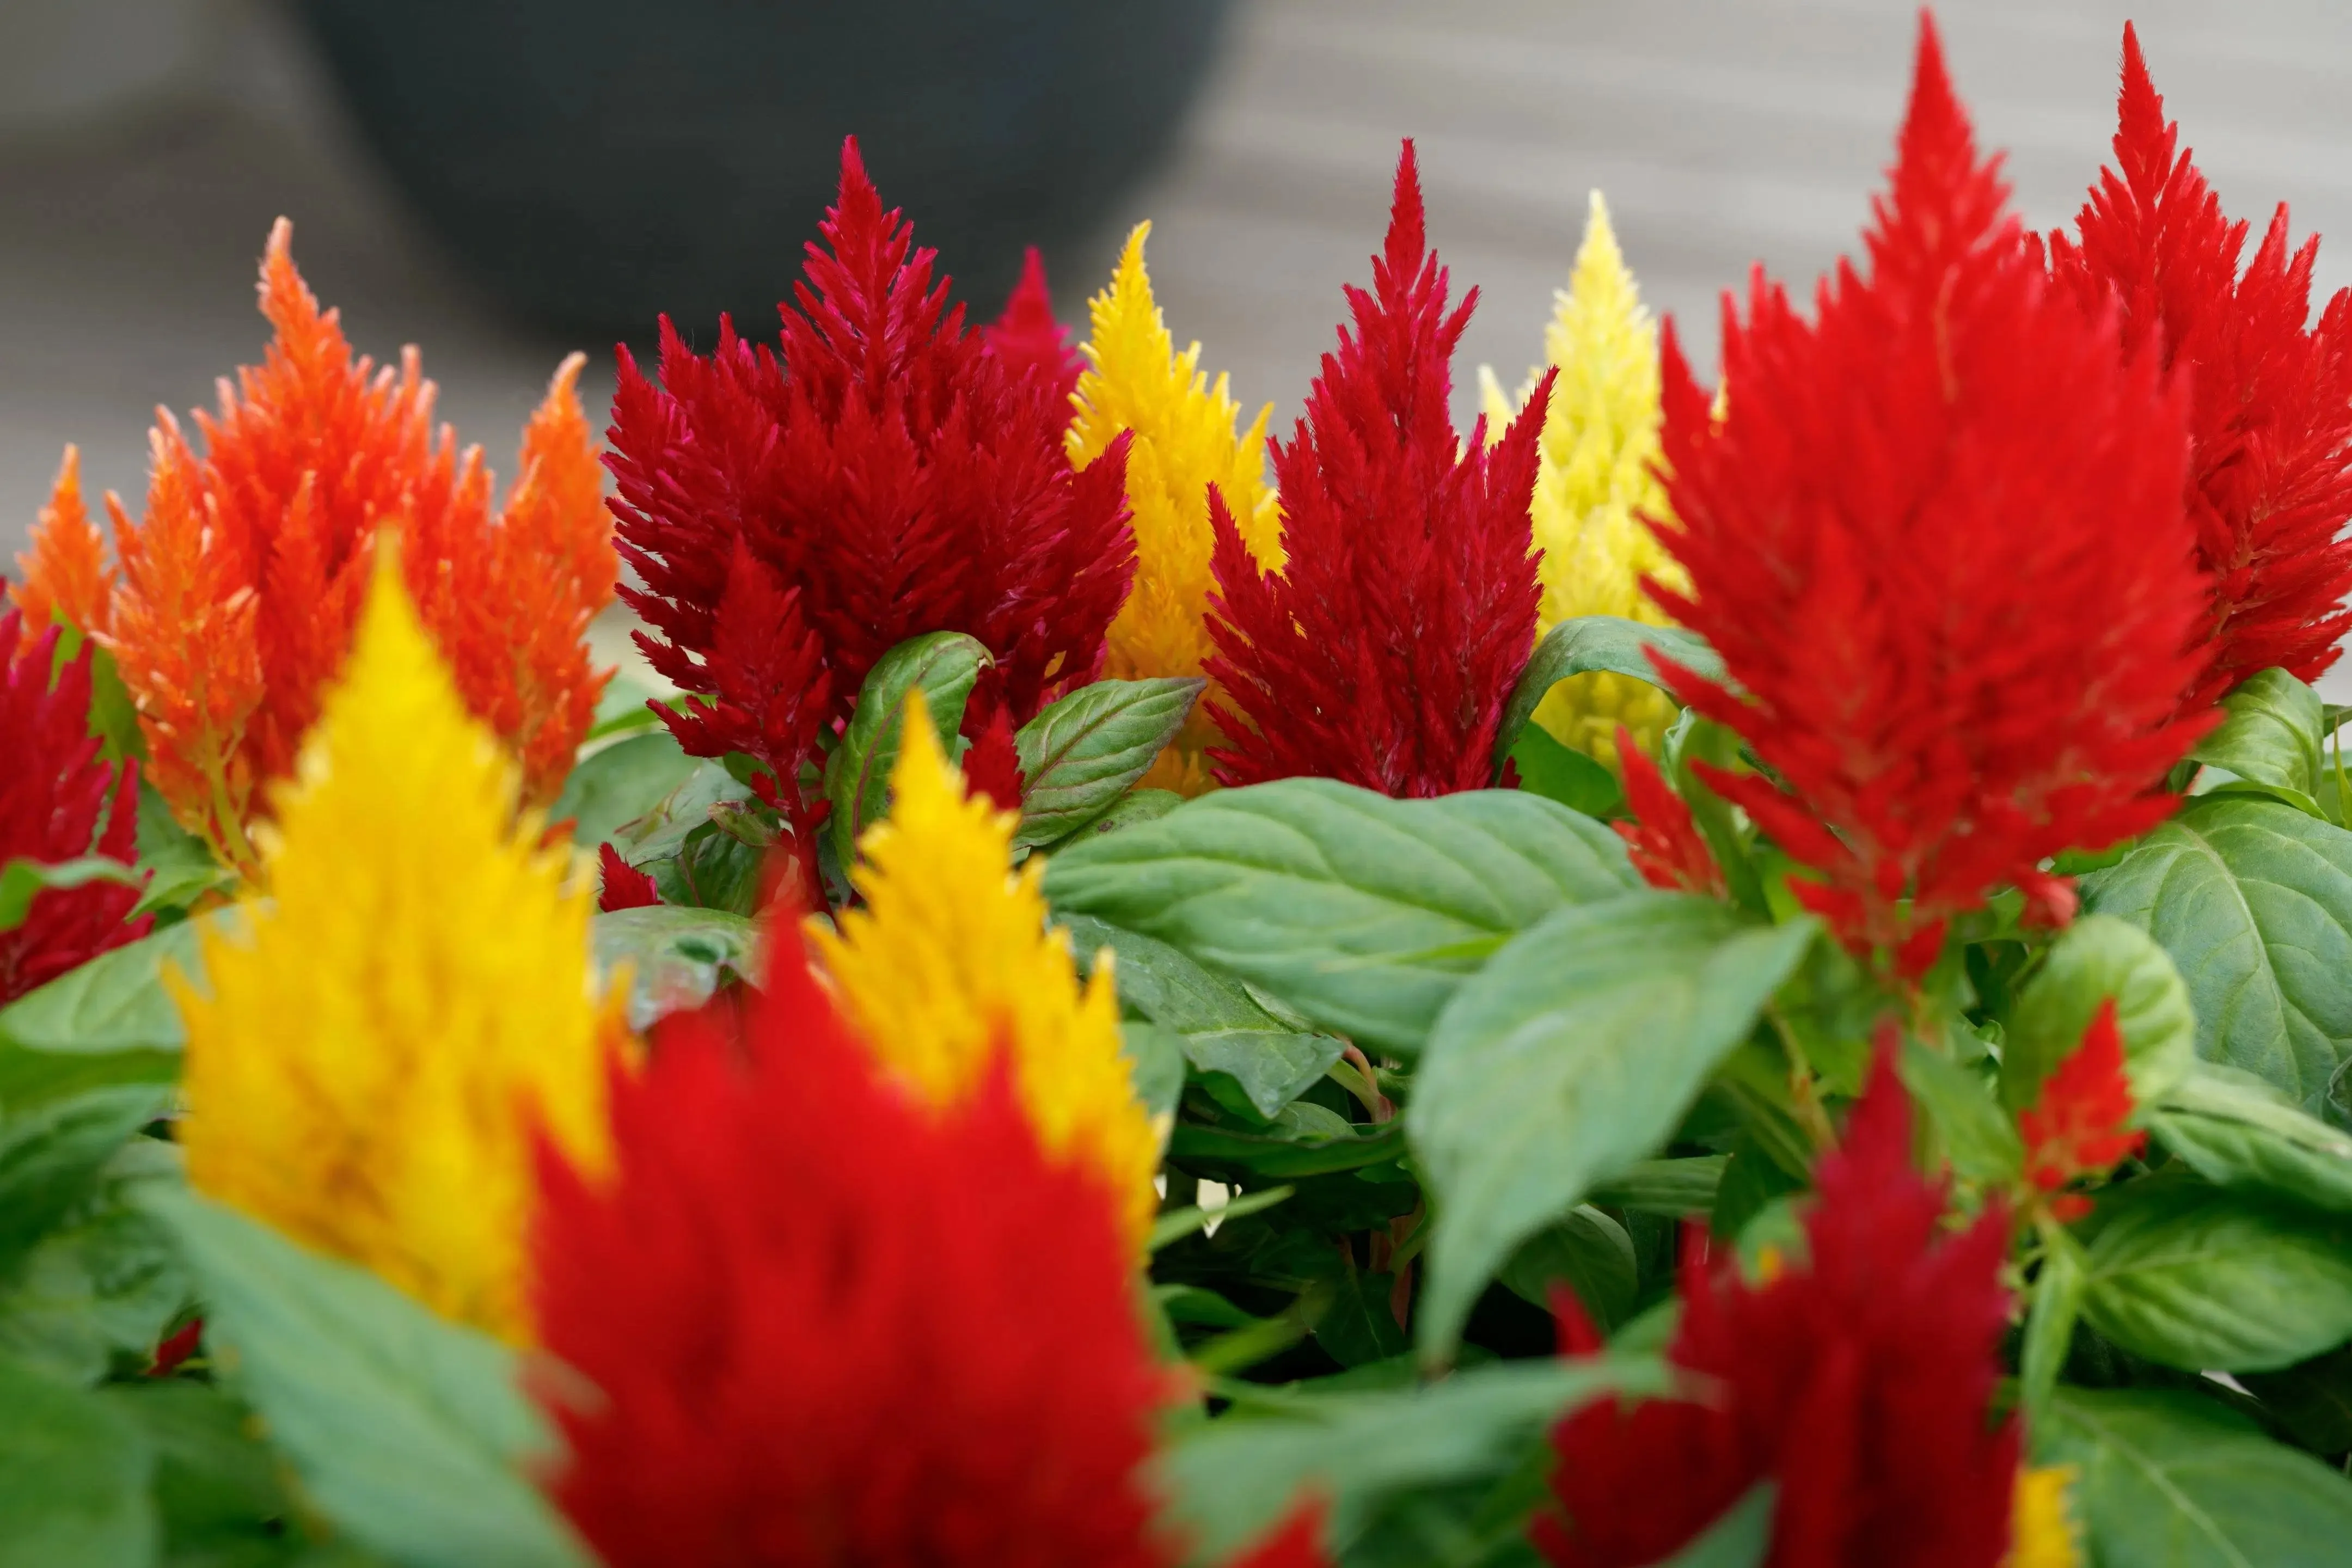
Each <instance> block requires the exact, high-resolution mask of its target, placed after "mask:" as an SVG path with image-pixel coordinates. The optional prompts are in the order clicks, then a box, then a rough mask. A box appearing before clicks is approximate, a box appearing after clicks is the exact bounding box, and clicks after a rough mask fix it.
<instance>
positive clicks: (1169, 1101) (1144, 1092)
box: [1118, 1022, 1184, 1121]
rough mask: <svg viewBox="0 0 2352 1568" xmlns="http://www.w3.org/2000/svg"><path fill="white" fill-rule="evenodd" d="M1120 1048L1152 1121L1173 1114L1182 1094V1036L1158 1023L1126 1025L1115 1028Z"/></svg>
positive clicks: (1137, 1093) (1138, 1096) (1137, 1096)
mask: <svg viewBox="0 0 2352 1568" xmlns="http://www.w3.org/2000/svg"><path fill="white" fill-rule="evenodd" d="M1118 1035H1119V1047H1120V1049H1122V1050H1123V1051H1124V1052H1125V1053H1126V1055H1127V1062H1128V1070H1129V1072H1130V1073H1132V1074H1133V1075H1134V1078H1135V1097H1136V1098H1137V1099H1138V1100H1141V1101H1143V1107H1144V1109H1145V1110H1149V1111H1150V1112H1151V1115H1152V1117H1153V1119H1154V1120H1155V1121H1156V1120H1159V1119H1160V1118H1162V1117H1172V1116H1174V1115H1175V1114H1176V1101H1177V1100H1178V1099H1179V1098H1181V1096H1182V1095H1183V1093H1184V1037H1183V1036H1181V1035H1180V1034H1178V1033H1177V1032H1176V1031H1175V1030H1173V1029H1169V1028H1163V1027H1161V1026H1160V1025H1158V1024H1150V1023H1137V1022H1129V1023H1124V1024H1121V1025H1120V1026H1119V1027H1118Z"/></svg>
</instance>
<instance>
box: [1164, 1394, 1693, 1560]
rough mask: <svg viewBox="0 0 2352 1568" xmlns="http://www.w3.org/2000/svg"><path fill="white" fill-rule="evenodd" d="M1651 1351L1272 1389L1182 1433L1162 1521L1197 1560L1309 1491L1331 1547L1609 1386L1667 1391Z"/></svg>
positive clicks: (1238, 1541) (1505, 1453)
mask: <svg viewBox="0 0 2352 1568" xmlns="http://www.w3.org/2000/svg"><path fill="white" fill-rule="evenodd" d="M1664 1388H1665V1374H1664V1368H1663V1367H1662V1366H1660V1365H1659V1364H1658V1363H1655V1362H1653V1361H1649V1360H1646V1359H1641V1360H1637V1359H1633V1358H1602V1357H1595V1358H1590V1359H1584V1360H1577V1361H1565V1360H1542V1361H1517V1362H1506V1363H1496V1364H1494V1365H1490V1366H1482V1367H1475V1368H1471V1369H1469V1370H1467V1371H1465V1372H1459V1373H1454V1375H1453V1376H1451V1377H1448V1378H1446V1379H1445V1380H1444V1382H1442V1383H1437V1384H1431V1385H1429V1386H1427V1387H1423V1388H1414V1389H1404V1390H1398V1391H1393V1392H1384V1393H1373V1394H1322V1395H1316V1394H1290V1395H1284V1394H1278V1393H1275V1392H1272V1391H1267V1392H1266V1393H1265V1394H1264V1395H1263V1396H1262V1397H1254V1398H1253V1399H1252V1400H1251V1404H1250V1407H1249V1411H1248V1414H1247V1415H1241V1414H1240V1412H1239V1408H1238V1407H1237V1409H1236V1412H1235V1413H1234V1414H1229V1415H1224V1416H1222V1417H1220V1418H1218V1419H1216V1420H1213V1421H1209V1422H1205V1423H1202V1425H1200V1426H1196V1427H1194V1428H1192V1430H1191V1431H1189V1432H1187V1433H1186V1434H1185V1435H1184V1436H1182V1437H1181V1439H1179V1440H1178V1441H1177V1442H1176V1443H1175V1445H1174V1446H1173V1447H1171V1448H1169V1449H1167V1450H1165V1451H1164V1452H1163V1455H1162V1457H1161V1459H1160V1480H1161V1483H1162V1491H1163V1493H1164V1495H1165V1496H1166V1497H1167V1498H1168V1500H1169V1507H1168V1519H1167V1521H1166V1522H1167V1523H1168V1524H1169V1525H1170V1526H1171V1527H1172V1528H1173V1529H1174V1530H1175V1531H1178V1532H1179V1533H1180V1534H1181V1536H1182V1538H1183V1539H1185V1540H1186V1541H1188V1542H1191V1543H1192V1547H1193V1549H1194V1551H1195V1552H1196V1553H1197V1555H1198V1558H1199V1560H1201V1561H1203V1562H1212V1563H1214V1562H1222V1561H1223V1560H1224V1559H1225V1558H1227V1557H1229V1556H1230V1555H1232V1554H1233V1553H1234V1552H1235V1551H1237V1550H1238V1549H1239V1548H1241V1547H1242V1546H1243V1545H1244V1544H1245V1543H1247V1542H1252V1541H1255V1540H1256V1539H1257V1538H1258V1537H1260V1536H1262V1535H1263V1534H1264V1533H1265V1531H1268V1530H1269V1529H1271V1528H1272V1527H1273V1526H1274V1525H1275V1523H1276V1521H1279V1520H1280V1519H1281V1518H1282V1517H1283V1516H1284V1515H1286V1513H1287V1512H1288V1511H1289V1510H1290V1507H1291V1505H1292V1503H1293V1502H1295V1501H1296V1500H1297V1498H1298V1497H1299V1496H1300V1495H1301V1493H1302V1491H1303V1490H1304V1489H1307V1488H1309V1487H1312V1488H1317V1489H1320V1490H1321V1491H1322V1493H1323V1495H1325V1496H1327V1497H1328V1498H1329V1499H1330V1501H1331V1515H1330V1525H1329V1530H1330V1542H1331V1547H1332V1551H1333V1553H1334V1556H1335V1557H1337V1556H1339V1555H1341V1554H1344V1553H1345V1552H1348V1550H1349V1548H1350V1547H1352V1546H1353V1545H1354V1544H1355V1543H1356V1542H1357V1541H1358V1540H1360V1537H1361V1533H1362V1531H1363V1529H1364V1526H1365V1525H1366V1523H1367V1522H1368V1521H1369V1520H1370V1516H1371V1515H1372V1513H1373V1511H1374V1510H1375V1509H1376V1508H1377V1507H1378V1505H1379V1504H1380V1503H1381V1500H1383V1499H1385V1498H1387V1497H1389V1496H1391V1495H1392V1494H1395V1493H1398V1492H1401V1491H1403V1490H1406V1489H1411V1488H1419V1487H1429V1486H1437V1485H1444V1484H1449V1483H1454V1482H1459V1481H1466V1480H1473V1479H1492V1478H1495V1477H1498V1476H1501V1475H1502V1474H1504V1473H1505V1472H1507V1470H1509V1469H1510V1468H1512V1466H1513V1465H1514V1464H1515V1463H1516V1462H1517V1460H1518V1459H1519V1458H1520V1457H1521V1456H1522V1454H1523V1452H1524V1451H1525V1449H1526V1448H1527V1447H1528V1445H1529V1444H1531V1443H1533V1442H1535V1441H1536V1440H1537V1439H1538V1436H1540V1435H1541V1434H1542V1432H1543V1431H1544V1430H1545V1429H1546V1428H1547V1427H1549V1426H1550V1424H1551V1423H1552V1422H1553V1421H1555V1420H1557V1419H1559V1416H1561V1415H1564V1414H1566V1413H1567V1412H1568V1411H1569V1410H1570V1409H1573V1408H1575V1407H1576V1406H1578V1405H1583V1404H1586V1403H1588V1402H1590V1401H1591V1400H1593V1399H1596V1398H1599V1397H1601V1396H1603V1395H1605V1394H1612V1393H1623V1394H1655V1393H1663V1392H1664Z"/></svg>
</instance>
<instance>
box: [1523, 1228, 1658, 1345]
mask: <svg viewBox="0 0 2352 1568" xmlns="http://www.w3.org/2000/svg"><path fill="white" fill-rule="evenodd" d="M1496 1278H1497V1279H1500V1280H1502V1282H1503V1284H1504V1286H1505V1287H1506V1288H1507V1289H1509V1290H1510V1292H1511V1294H1513V1295H1514V1296H1517V1297H1518V1298H1519V1299H1520V1300H1523V1301H1528V1302H1531V1303H1533V1304H1534V1305H1536V1306H1538V1307H1541V1308H1544V1309H1545V1310H1550V1307H1551V1287H1552V1286H1553V1285H1554V1284H1555V1283H1564V1284H1567V1285H1570V1286H1572V1287H1574V1288H1575V1290H1576V1295H1577V1300H1580V1301H1582V1302H1583V1303H1584V1310H1586V1311H1587V1312H1589V1313H1590V1314H1591V1317H1592V1321H1594V1322H1595V1323H1597V1324H1599V1325H1600V1326H1601V1331H1603V1332H1604V1333H1605V1332H1607V1331H1609V1330H1611V1329H1613V1328H1615V1327H1616V1326H1617V1325H1618V1324H1620V1323H1622V1322H1623V1321H1625V1320H1626V1319H1628V1318H1630V1317H1632V1316H1633V1298H1634V1295H1635V1293H1636V1291H1637V1290H1638V1289H1640V1287H1641V1268H1640V1266H1639V1264H1638V1263H1637V1262H1636V1261H1635V1259H1634V1257H1633V1237H1630V1236H1628V1235H1626V1234H1625V1227H1624V1226H1622V1225H1619V1224H1618V1223H1617V1222H1616V1221H1615V1220H1613V1219H1611V1218H1610V1217H1609V1216H1608V1215H1605V1214H1602V1213H1601V1211H1600V1210H1599V1209H1597V1208H1594V1207H1592V1206H1591V1205H1589V1204H1588V1205H1579V1206H1578V1207H1576V1208H1572V1209H1570V1210H1569V1211H1568V1213H1566V1214H1564V1215H1561V1216H1560V1217H1559V1218H1558V1219H1556V1220H1554V1221H1552V1222H1551V1224H1549V1225H1548V1226H1544V1227H1543V1228H1542V1229H1541V1230H1538V1231H1537V1232H1536V1233H1535V1234H1534V1235H1533V1236H1531V1237H1528V1238H1527V1239H1526V1240H1525V1241H1523V1242H1521V1243H1519V1245H1518V1249H1517V1251H1515V1252H1513V1253H1512V1254H1511V1257H1510V1259H1509V1261H1508V1262H1507V1263H1505V1264H1504V1265H1503V1267H1502V1268H1501V1269H1500V1270H1498V1271H1497V1272H1496Z"/></svg>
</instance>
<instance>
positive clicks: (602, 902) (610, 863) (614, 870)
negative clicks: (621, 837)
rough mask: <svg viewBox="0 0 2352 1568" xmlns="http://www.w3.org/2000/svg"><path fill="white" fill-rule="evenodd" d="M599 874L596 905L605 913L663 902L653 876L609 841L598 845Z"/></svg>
mask: <svg viewBox="0 0 2352 1568" xmlns="http://www.w3.org/2000/svg"><path fill="white" fill-rule="evenodd" d="M596 875H597V882H598V886H597V891H596V907H597V908H598V909H600V910H604V912H605V913H606V914H611V913H612V912H613V911H614V910H642V909H646V908H648V907H650V906H651V905H654V904H658V903H660V902H661V889H660V888H659V887H657V886H656V884H655V882H654V879H652V878H651V877H648V876H646V874H645V873H644V872H643V871H640V870H638V869H637V868H635V866H632V865H630V864H629V863H628V862H627V861H626V860H624V859H622V858H621V852H620V851H619V850H617V849H615V848H614V847H612V846H611V845H609V844H603V845H599V846H598V847H597V849H596Z"/></svg>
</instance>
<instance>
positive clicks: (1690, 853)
mask: <svg viewBox="0 0 2352 1568" xmlns="http://www.w3.org/2000/svg"><path fill="white" fill-rule="evenodd" d="M1616 752H1617V755H1618V756H1619V757H1621V758H1622V759H1623V767H1624V774H1625V804H1626V805H1627V806H1628V807H1630V808H1631V809H1632V811H1633V821H1631V822H1617V823H1612V824H1611V826H1613V827H1615V828H1616V829H1617V837H1620V838H1622V839H1623V840H1624V841H1625V852H1626V855H1627V857H1628V858H1631V859H1632V860H1633V869H1635V870H1636V871H1639V872H1640V873H1641V874H1642V880H1643V881H1645V882H1647V883H1649V884H1650V886H1652V887H1654V888H1664V889H1666V890H1667V891H1669V892H1674V891H1682V892H1690V893H1703V894H1706V895H1707V896H1708V897H1710V898H1717V899H1719V898H1722V897H1723V896H1724V895H1725V891H1726V889H1725V884H1724V880H1723V868H1721V867H1720V866H1717V864H1716V863H1715V851H1714V850H1712V849H1710V848H1708V847H1707V843H1706V838H1705V837H1703V836H1701V834H1700V833H1699V830H1698V825H1697V824H1696V822H1694V821H1692V820H1691V809H1690V805H1689V804H1688V803H1687V802H1685V800H1684V799H1683V797H1682V796H1680V795H1676V794H1675V792H1674V791H1673V790H1671V789H1669V788H1667V787H1666V781H1665V776H1664V774H1663V773H1659V771H1658V764H1657V763H1654V762H1652V761H1651V760H1650V754H1649V753H1648V752H1645V751H1643V749H1642V748H1641V746H1640V745H1639V744H1637V743H1636V742H1634V739H1633V735H1632V734H1631V733H1629V732H1628V731H1626V729H1625V726H1623V725H1622V724H1620V725H1619V726H1618V727H1617V745H1616Z"/></svg>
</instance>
